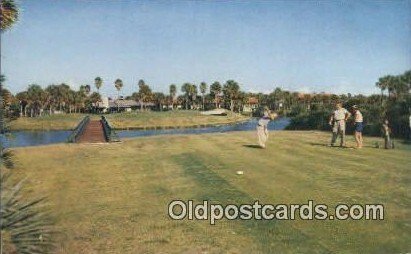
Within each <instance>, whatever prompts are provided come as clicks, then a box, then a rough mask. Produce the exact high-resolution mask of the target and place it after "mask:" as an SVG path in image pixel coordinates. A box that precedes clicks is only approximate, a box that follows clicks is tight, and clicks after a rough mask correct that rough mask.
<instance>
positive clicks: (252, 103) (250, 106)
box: [243, 97, 259, 113]
mask: <svg viewBox="0 0 411 254" xmlns="http://www.w3.org/2000/svg"><path fill="white" fill-rule="evenodd" d="M258 106H259V103H258V98H256V97H250V98H248V101H247V103H246V104H244V106H243V112H245V113H252V112H253V111H254V110H256V109H257V108H258Z"/></svg>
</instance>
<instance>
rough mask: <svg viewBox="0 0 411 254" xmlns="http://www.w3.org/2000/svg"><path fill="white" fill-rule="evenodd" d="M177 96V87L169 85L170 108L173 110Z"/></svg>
mask: <svg viewBox="0 0 411 254" xmlns="http://www.w3.org/2000/svg"><path fill="white" fill-rule="evenodd" d="M176 95H177V86H176V85H175V84H171V85H170V99H171V108H172V109H173V110H174V101H175V99H176Z"/></svg>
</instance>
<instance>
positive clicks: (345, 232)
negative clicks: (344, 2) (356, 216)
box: [14, 131, 411, 253]
mask: <svg viewBox="0 0 411 254" xmlns="http://www.w3.org/2000/svg"><path fill="white" fill-rule="evenodd" d="M255 141H256V137H255V133H253V132H238V133H224V134H204V135H187V136H157V137H148V138H138V139H129V140H125V141H124V142H122V143H116V144H103V145H92V144H89V145H87V144H84V145H77V144H60V145H52V146H43V147H33V148H19V149H15V150H14V151H15V157H16V161H17V168H16V169H15V171H16V174H15V176H19V177H24V176H27V177H28V178H27V179H28V180H27V182H26V187H27V189H26V191H27V194H28V195H36V196H48V197H49V203H50V205H51V207H50V208H51V209H52V211H53V213H54V215H55V217H56V224H57V226H58V227H59V229H60V231H61V232H62V234H61V235H59V236H58V239H57V241H58V246H59V248H58V250H57V253H199V252H204V253H205V252H207V253H278V252H280V253H297V252H298V253H307V252H311V253H312V252H315V253H333V252H339V253H341V252H346V253H405V252H407V251H409V250H410V247H411V246H410V242H411V234H410V226H409V218H410V215H411V214H410V211H409V206H410V186H411V182H410V177H409V176H410V165H411V156H410V155H411V150H410V146H405V145H400V144H399V145H398V146H399V149H397V150H388V151H386V150H382V149H375V148H372V147H371V146H372V144H373V143H374V142H375V139H368V138H367V139H366V142H365V143H366V147H365V148H364V149H362V150H352V149H341V148H330V147H326V146H324V145H323V144H325V143H328V141H329V135H328V133H321V132H286V131H284V132H272V133H271V137H270V140H269V142H268V148H267V149H265V150H262V149H257V148H253V146H252V145H253V144H255ZM351 142H352V143H353V141H351ZM237 170H242V171H244V175H242V176H239V175H236V173H235V172H236V171H237ZM175 199H182V200H188V199H193V200H195V201H198V202H201V201H202V200H203V199H208V200H211V201H212V202H221V203H223V204H227V203H236V204H240V203H249V202H252V201H254V200H256V199H258V200H260V201H261V202H263V203H272V204H279V203H306V202H307V200H309V199H311V200H314V201H315V202H316V203H326V204H328V205H329V206H330V207H333V206H334V205H336V204H338V203H348V204H353V203H360V204H365V203H382V204H384V205H385V209H386V210H385V215H386V217H385V220H384V221H365V220H360V221H353V220H347V221H336V220H333V221H330V220H327V221H302V220H295V221H239V220H234V221H227V220H223V221H218V222H217V224H216V225H215V226H210V225H209V224H208V222H206V221H187V220H184V221H172V220H170V219H169V218H168V216H167V206H168V204H169V203H170V201H171V200H175Z"/></svg>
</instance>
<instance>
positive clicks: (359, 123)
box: [352, 105, 364, 148]
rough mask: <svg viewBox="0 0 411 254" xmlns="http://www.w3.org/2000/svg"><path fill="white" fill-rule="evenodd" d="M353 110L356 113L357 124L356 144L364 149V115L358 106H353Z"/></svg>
mask: <svg viewBox="0 0 411 254" xmlns="http://www.w3.org/2000/svg"><path fill="white" fill-rule="evenodd" d="M352 110H353V113H354V122H355V124H354V126H355V142H356V143H357V148H362V141H363V140H362V130H363V128H364V126H363V117H362V113H361V112H360V110H359V109H358V106H357V105H354V106H352Z"/></svg>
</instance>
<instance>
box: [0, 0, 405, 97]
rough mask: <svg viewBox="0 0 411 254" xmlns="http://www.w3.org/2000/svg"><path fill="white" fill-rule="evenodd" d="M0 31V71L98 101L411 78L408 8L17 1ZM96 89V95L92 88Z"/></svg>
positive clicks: (16, 84) (362, 88)
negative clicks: (8, 25) (184, 90)
mask: <svg viewBox="0 0 411 254" xmlns="http://www.w3.org/2000/svg"><path fill="white" fill-rule="evenodd" d="M19 4H20V7H21V18H20V21H19V22H18V24H17V25H16V26H14V27H13V29H12V30H11V31H8V32H5V33H3V34H2V59H1V60H2V73H3V74H5V75H6V77H7V83H6V86H7V87H8V88H9V89H11V90H12V91H13V92H16V91H20V90H22V89H25V88H26V87H27V85H28V84H30V83H37V84H40V85H42V86H46V85H48V84H51V83H61V82H67V83H68V84H69V85H71V86H72V87H73V88H76V87H78V86H79V85H80V84H90V85H93V80H94V78H95V77H96V76H101V77H102V78H103V79H104V85H103V88H102V92H103V94H105V95H114V94H116V93H115V89H114V85H113V81H114V80H115V79H116V78H121V79H123V81H124V90H123V92H122V94H125V95H127V94H131V93H132V92H133V91H136V90H137V81H138V80H139V79H141V78H143V79H144V80H145V81H146V83H148V84H149V85H150V86H151V87H152V88H153V89H154V90H157V91H162V92H168V86H169V84H171V83H176V84H178V85H180V84H182V83H183V82H194V83H196V84H198V83H200V82H201V81H206V82H207V83H211V82H212V81H215V80H219V81H222V82H224V81H226V80H227V79H235V80H237V81H238V82H239V83H240V84H241V85H242V88H243V89H244V90H246V91H254V92H255V91H261V92H270V91H272V90H273V89H274V88H275V87H276V86H279V87H282V88H284V89H291V90H297V91H310V92H314V91H315V92H321V91H326V92H334V93H347V92H351V93H365V94H370V93H374V92H377V89H376V88H375V87H374V84H375V82H376V80H377V79H378V77H380V76H382V75H385V74H399V73H402V72H403V71H405V70H407V69H411V1H331V0H330V1H257V2H256V1H253V2H251V1H250V2H248V1H224V2H223V1H218V2H217V1H132V0H119V1H114V0H113V1H85V0H83V1H75V0H71V1H68V0H66V1H64V0H59V1H57V0H53V1H52V0H31V1H24V0H21V1H20V2H19ZM93 87H94V86H93Z"/></svg>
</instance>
